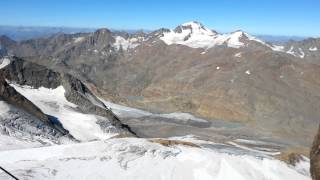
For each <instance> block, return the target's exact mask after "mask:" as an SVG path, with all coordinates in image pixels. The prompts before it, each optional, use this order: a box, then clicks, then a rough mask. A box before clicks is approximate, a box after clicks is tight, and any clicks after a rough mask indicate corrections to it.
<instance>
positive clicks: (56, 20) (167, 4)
mask: <svg viewBox="0 0 320 180" xmlns="http://www.w3.org/2000/svg"><path fill="white" fill-rule="evenodd" d="M0 12H1V15H0V24H1V25H24V26H70V27H108V28H114V29H149V30H152V29H157V28H160V27H168V28H174V27H175V26H176V25H179V24H181V23H184V22H188V21H191V20H196V21H200V22H202V23H203V24H204V25H205V26H207V27H209V28H212V29H215V30H217V31H220V32H229V31H234V30H238V29H241V30H244V31H247V32H250V33H254V34H270V35H299V36H317V37H319V36H320V0H291V1H289V0H218V1H215V0H194V1H188V0H149V1H147V0H118V1H117V0H1V1H0Z"/></svg>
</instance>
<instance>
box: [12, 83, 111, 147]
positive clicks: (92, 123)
mask: <svg viewBox="0 0 320 180" xmlns="http://www.w3.org/2000/svg"><path fill="white" fill-rule="evenodd" d="M10 85H11V86H12V87H14V88H15V89H16V90H17V91H18V92H19V93H20V94H22V95H23V96H25V97H26V98H27V99H29V100H30V101H31V102H32V103H34V104H35V105H36V106H38V107H39V108H40V109H41V110H42V111H43V112H44V113H46V114H48V115H51V116H54V117H56V118H57V119H58V120H59V121H60V122H61V123H62V125H63V127H64V128H65V129H67V130H68V131H69V132H70V134H71V135H72V136H73V137H75V138H76V139H78V140H81V141H90V140H94V139H108V138H110V137H112V136H114V135H116V134H113V133H107V132H105V131H104V130H102V129H101V127H100V125H99V124H97V122H98V121H99V120H107V119H106V118H105V117H101V116H97V115H93V114H85V113H82V112H80V111H78V110H77V105H75V104H73V103H71V102H69V101H68V100H67V99H66V98H65V95H64V94H65V89H64V88H63V86H59V87H57V88H56V89H48V88H44V87H40V88H38V89H34V88H32V87H30V86H20V85H16V84H10ZM109 128H110V130H111V129H112V128H114V127H113V126H111V125H110V127H109Z"/></svg>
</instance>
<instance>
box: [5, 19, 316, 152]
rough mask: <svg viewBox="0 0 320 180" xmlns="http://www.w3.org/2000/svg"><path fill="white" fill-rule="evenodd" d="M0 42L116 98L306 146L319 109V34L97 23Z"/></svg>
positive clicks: (10, 50) (193, 24)
mask: <svg viewBox="0 0 320 180" xmlns="http://www.w3.org/2000/svg"><path fill="white" fill-rule="evenodd" d="M0 43H1V46H2V51H5V52H6V53H7V54H15V55H17V56H19V57H23V58H25V59H27V60H29V61H33V62H37V63H38V64H42V65H45V66H48V67H50V68H53V69H55V70H56V71H61V72H63V71H65V72H68V73H71V74H72V75H74V76H76V77H78V78H80V79H81V80H83V81H85V82H86V83H87V85H88V86H89V87H90V88H91V90H94V91H95V92H96V93H99V94H100V95H102V96H104V98H107V99H110V100H112V101H114V102H117V103H123V104H126V105H130V106H134V107H139V108H143V109H147V110H150V111H153V112H176V111H179V112H189V113H192V114H194V115H196V116H199V117H202V118H206V119H209V120H210V119H211V120H215V119H218V120H223V121H231V122H240V123H242V124H243V125H245V126H248V127H250V128H252V129H255V130H257V131H259V132H262V133H264V134H266V135H268V136H272V137H275V138H279V139H282V140H285V141H288V143H293V144H299V145H302V146H304V147H307V146H309V145H310V144H311V140H312V137H313V134H314V133H315V132H316V127H317V125H318V120H319V117H320V112H319V111H318V109H319V107H320V103H319V102H320V101H319V95H318V94H319V93H318V92H319V90H320V78H319V76H318V74H319V73H320V66H319V65H318V64H319V62H318V61H319V60H318V58H317V57H319V54H320V53H319V52H320V51H319V50H318V49H320V47H318V45H319V40H318V39H309V40H305V41H302V42H290V43H288V44H286V45H285V46H283V47H280V46H275V45H272V44H268V43H265V42H263V41H261V40H259V39H257V38H255V37H253V36H250V35H249V34H247V33H245V32H242V31H236V32H232V33H227V34H219V33H217V32H215V31H211V30H209V29H208V28H205V27H204V26H203V25H201V24H200V23H197V22H191V23H186V24H183V25H180V26H178V27H177V28H176V29H174V30H169V29H160V30H157V31H154V32H152V33H149V34H133V35H129V34H119V33H113V32H111V31H109V30H107V29H100V30H98V31H96V32H94V33H87V34H74V35H66V34H57V35H55V36H52V37H50V38H46V39H34V40H28V41H22V42H19V43H18V42H11V41H9V40H8V39H7V38H4V37H3V38H2V39H1V40H0ZM291 47H293V48H291Z"/></svg>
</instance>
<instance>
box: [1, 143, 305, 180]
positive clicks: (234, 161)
mask: <svg viewBox="0 0 320 180" xmlns="http://www.w3.org/2000/svg"><path fill="white" fill-rule="evenodd" d="M184 140H185V141H190V142H193V143H196V144H198V145H200V146H201V147H200V148H198V147H189V146H182V145H176V146H170V147H166V146H162V145H160V144H158V143H151V142H149V141H148V140H147V139H138V138H122V139H109V140H104V141H95V142H88V143H81V144H73V145H60V146H51V147H43V148H34V149H26V150H15V151H2V152H0V164H1V166H2V167H4V168H6V169H7V170H8V171H10V172H11V173H12V174H14V175H16V176H17V177H18V178H20V179H25V180H29V179H30V180H43V179H47V180H51V179H56V180H61V179H64V180H66V179H75V180H85V179H86V180H93V179H94V180H105V179H112V180H131V179H140V180H144V179H146V180H151V179H152V180H160V179H161V180H191V179H195V180H207V179H208V180H209V179H210V180H212V179H213V180H298V179H299V180H310V178H309V177H308V176H307V175H303V174H302V173H299V172H298V171H296V170H295V168H294V167H289V166H288V165H286V164H285V163H283V162H280V161H278V160H275V159H272V158H270V157H268V156H264V155H261V156H259V155H258V154H252V153H250V152H246V154H245V155H244V154H241V153H238V152H239V151H237V148H236V147H232V146H228V145H223V144H214V143H209V142H205V141H203V142H201V141H195V140H192V139H190V140H188V139H184ZM242 151H244V152H245V150H242ZM5 178H6V174H4V173H2V172H1V173H0V179H5Z"/></svg>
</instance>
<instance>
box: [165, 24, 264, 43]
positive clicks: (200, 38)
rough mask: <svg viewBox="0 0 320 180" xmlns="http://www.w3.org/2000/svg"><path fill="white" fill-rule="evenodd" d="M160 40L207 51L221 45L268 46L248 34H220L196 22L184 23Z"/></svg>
mask: <svg viewBox="0 0 320 180" xmlns="http://www.w3.org/2000/svg"><path fill="white" fill-rule="evenodd" d="M160 39H161V40H162V41H164V42H165V43H166V44H168V45H171V44H180V45H185V46H189V47H191V48H205V49H209V48H212V47H214V46H219V45H227V47H232V48H240V47H243V46H246V45H247V44H248V42H249V41H256V42H258V43H260V44H262V45H267V44H266V43H265V42H263V41H262V40H260V39H258V38H256V37H254V36H251V35H249V34H248V33H246V32H243V31H240V30H238V31H235V32H232V33H225V34H218V33H216V32H215V31H212V30H210V29H209V28H206V27H205V26H203V25H202V24H201V23H199V22H196V21H191V22H187V23H183V24H182V25H180V26H178V27H176V28H175V29H174V30H169V31H168V32H163V36H162V37H160Z"/></svg>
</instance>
